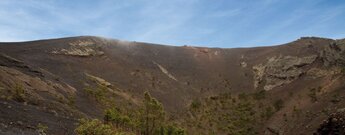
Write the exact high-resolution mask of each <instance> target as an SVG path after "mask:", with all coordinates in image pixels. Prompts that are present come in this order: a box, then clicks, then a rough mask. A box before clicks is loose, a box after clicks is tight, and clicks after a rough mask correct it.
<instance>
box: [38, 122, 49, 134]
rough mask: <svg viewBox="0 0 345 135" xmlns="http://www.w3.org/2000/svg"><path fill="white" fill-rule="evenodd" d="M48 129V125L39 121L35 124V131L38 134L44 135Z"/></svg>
mask: <svg viewBox="0 0 345 135" xmlns="http://www.w3.org/2000/svg"><path fill="white" fill-rule="evenodd" d="M47 130H48V126H46V125H43V124H41V123H38V124H37V132H38V134H39V135H46V134H47Z"/></svg>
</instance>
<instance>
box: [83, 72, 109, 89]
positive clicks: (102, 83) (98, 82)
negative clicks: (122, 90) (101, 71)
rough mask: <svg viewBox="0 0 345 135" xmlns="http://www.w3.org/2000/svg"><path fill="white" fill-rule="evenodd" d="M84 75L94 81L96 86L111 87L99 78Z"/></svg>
mask: <svg viewBox="0 0 345 135" xmlns="http://www.w3.org/2000/svg"><path fill="white" fill-rule="evenodd" d="M85 75H86V76H87V77H88V78H90V79H91V80H92V81H94V82H95V83H97V84H98V85H102V86H106V87H110V86H111V83H110V82H108V81H106V80H104V79H102V78H100V77H97V76H93V75H90V74H88V73H85Z"/></svg>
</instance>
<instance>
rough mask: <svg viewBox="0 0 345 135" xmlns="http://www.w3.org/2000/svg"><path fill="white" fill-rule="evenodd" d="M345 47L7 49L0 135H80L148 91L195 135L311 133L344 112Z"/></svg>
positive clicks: (314, 43)
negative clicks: (77, 133) (82, 126)
mask: <svg viewBox="0 0 345 135" xmlns="http://www.w3.org/2000/svg"><path fill="white" fill-rule="evenodd" d="M344 74H345V40H333V39H326V38H317V37H305V38H301V39H298V40H296V41H293V42H290V43H287V44H283V45H278V46H269V47H255V48H231V49H225V48H205V47H194V46H183V47H175V46H165V45H158V44H149V43H141V42H127V41H120V40H113V39H105V38H100V37H92V36H82V37H70V38H61V39H50V40H40V41H30V42H18V43H0V93H1V98H0V108H1V109H0V134H20V133H24V134H37V125H38V124H39V123H40V124H43V125H46V126H47V127H48V129H47V131H48V134H57V135H60V134H74V129H75V128H76V124H75V123H77V122H78V119H80V118H85V117H86V118H99V119H102V118H103V115H104V110H105V109H107V108H109V107H111V106H117V107H118V108H121V109H122V110H127V111H131V110H135V109H136V108H138V107H139V106H141V105H142V101H143V96H144V92H145V91H148V92H149V93H150V94H151V95H152V97H154V98H156V99H157V100H158V101H159V102H161V103H162V104H163V106H164V109H165V111H166V114H167V119H168V120H169V121H171V122H173V123H175V124H177V125H179V126H180V127H183V128H184V129H186V131H187V133H188V134H196V135H197V134H293V135H295V134H312V133H314V132H316V131H317V129H318V127H319V125H320V124H322V122H323V120H326V119H327V117H328V115H329V114H331V113H334V112H339V111H344V109H343V108H345V100H344V98H345V97H344V95H345V91H344V88H345V84H344V83H343V82H344V79H345V78H344Z"/></svg>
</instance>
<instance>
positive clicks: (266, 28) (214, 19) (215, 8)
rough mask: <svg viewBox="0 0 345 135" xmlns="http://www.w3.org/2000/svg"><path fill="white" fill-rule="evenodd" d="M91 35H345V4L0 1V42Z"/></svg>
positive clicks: (219, 42)
mask: <svg viewBox="0 0 345 135" xmlns="http://www.w3.org/2000/svg"><path fill="white" fill-rule="evenodd" d="M80 35H94V36H102V37H107V38H115V39H121V40H129V41H141V42H151V43H159V44H168V45H195V46H208V47H226V48H231V47H251V46H263V45H276V44H282V43H286V42H290V41H292V40H295V39H298V38H299V37H302V36H320V37H328V38H335V39H339V38H345V0H99V1H96V0H1V1H0V41H1V42H5V41H6V42H8V41H26V40H37V39H46V38H59V37H68V36H80Z"/></svg>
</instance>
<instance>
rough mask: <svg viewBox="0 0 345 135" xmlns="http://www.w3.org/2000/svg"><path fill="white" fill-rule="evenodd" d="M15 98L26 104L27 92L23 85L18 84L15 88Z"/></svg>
mask: <svg viewBox="0 0 345 135" xmlns="http://www.w3.org/2000/svg"><path fill="white" fill-rule="evenodd" d="M13 98H14V100H16V101H18V102H25V91H24V88H23V86H22V85H19V84H16V85H15V86H14V93H13Z"/></svg>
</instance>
